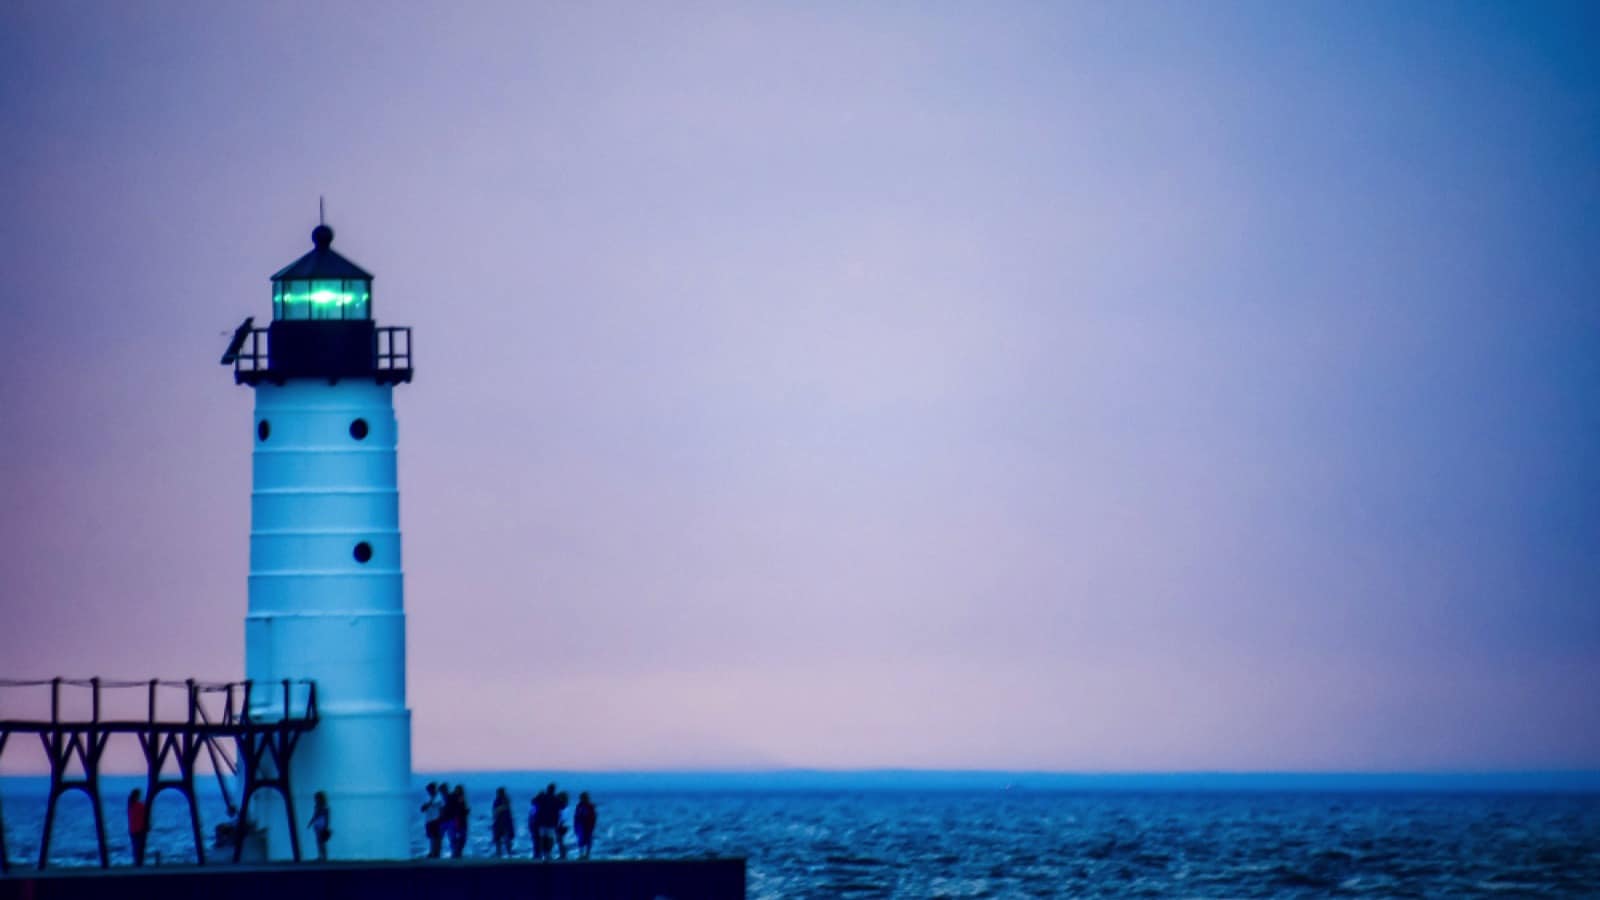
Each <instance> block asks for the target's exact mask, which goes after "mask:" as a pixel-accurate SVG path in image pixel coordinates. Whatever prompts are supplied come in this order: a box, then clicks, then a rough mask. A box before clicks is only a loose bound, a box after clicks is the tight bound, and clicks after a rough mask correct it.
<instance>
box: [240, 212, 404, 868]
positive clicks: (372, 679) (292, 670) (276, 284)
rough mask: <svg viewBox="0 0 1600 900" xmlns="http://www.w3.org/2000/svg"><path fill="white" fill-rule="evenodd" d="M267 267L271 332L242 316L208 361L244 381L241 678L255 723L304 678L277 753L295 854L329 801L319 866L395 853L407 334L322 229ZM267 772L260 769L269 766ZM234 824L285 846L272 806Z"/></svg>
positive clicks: (280, 813)
mask: <svg viewBox="0 0 1600 900" xmlns="http://www.w3.org/2000/svg"><path fill="white" fill-rule="evenodd" d="M311 240H312V244H313V247H312V250H311V252H309V253H307V254H306V255H305V256H302V257H300V259H298V260H296V261H295V262H294V263H292V264H290V265H289V266H287V267H285V268H284V269H283V270H281V271H279V272H278V273H277V274H276V275H273V276H272V324H271V325H270V326H269V327H267V328H265V329H260V328H252V327H251V321H250V320H246V322H245V324H244V325H242V326H240V328H239V333H238V334H237V335H236V336H235V339H234V343H233V345H232V346H231V347H230V348H229V353H228V354H227V355H225V356H224V358H223V361H224V363H231V364H232V365H233V366H234V379H235V381H236V382H238V383H241V384H248V385H250V386H251V387H252V388H254V390H255V399H256V403H255V422H254V428H253V431H252V436H251V438H252V440H253V441H254V445H255V449H254V454H253V456H252V466H251V471H252V476H251V477H252V484H251V494H250V591H249V594H250V608H249V614H248V615H247V617H246V619H245V674H246V677H247V678H249V679H250V680H251V681H252V682H253V683H254V685H255V689H254V690H253V693H252V702H251V711H252V714H253V715H254V716H256V717H257V718H258V719H263V720H270V719H273V718H275V717H278V716H281V715H283V705H284V701H283V691H282V688H281V684H282V682H283V680H284V679H289V680H291V681H293V682H295V683H296V686H295V688H294V689H293V690H294V696H295V698H296V699H295V703H296V704H299V703H301V702H303V699H304V696H305V693H306V692H307V691H308V688H306V687H305V686H304V685H303V684H302V682H304V681H310V682H314V683H315V685H316V692H317V693H316V699H317V708H318V712H319V714H320V722H319V723H318V724H317V726H316V727H315V728H314V729H312V730H311V731H310V732H308V733H307V734H306V735H305V736H304V737H303V738H302V739H301V741H300V743H299V745H298V747H297V748H296V749H295V750H294V753H293V755H292V757H291V759H292V763H291V765H290V771H289V779H288V780H289V783H290V787H291V792H290V793H291V796H292V798H293V812H294V815H295V816H296V818H297V819H298V822H297V823H296V825H295V827H297V828H299V829H300V834H299V838H300V841H301V843H302V846H304V847H306V848H307V849H310V848H314V847H315V842H314V840H313V839H312V838H311V835H310V833H309V832H308V831H307V830H306V820H307V819H308V818H309V817H310V816H311V811H312V808H313V802H312V798H313V796H314V795H315V794H316V793H317V792H319V791H320V792H323V793H325V794H326V795H327V798H328V806H329V809H330V811H331V820H332V821H331V826H332V830H333V838H332V840H330V841H329V844H328V855H329V857H330V858H333V859H403V858H406V857H409V856H410V855H411V854H410V840H411V832H412V830H413V829H412V814H413V812H414V807H415V804H414V803H413V802H412V797H411V712H410V710H408V709H407V708H406V625H405V622H406V620H405V607H404V587H403V581H402V576H401V566H400V495H399V489H398V484H397V478H396V468H395V448H396V428H395V416H394V402H393V392H394V388H395V385H397V384H402V383H405V382H409V381H410V380H411V373H412V370H411V352H410V351H411V340H410V329H409V328H397V327H386V328H379V327H378V326H377V325H376V323H375V322H374V321H373V319H372V276H371V275H370V274H368V273H367V272H366V271H364V270H362V269H361V268H360V267H358V266H356V265H355V264H354V263H352V262H350V261H349V260H347V259H345V258H344V257H342V256H340V255H339V254H338V253H335V252H334V251H333V249H332V244H333V229H332V228H329V227H328V226H327V225H325V224H324V225H319V226H318V227H317V228H316V230H314V231H313V232H312V233H311ZM269 765H270V761H269ZM250 818H251V819H253V820H255V821H256V822H258V823H261V825H262V826H263V827H265V828H266V829H267V831H266V841H267V846H266V852H267V855H268V857H269V858H272V859H285V858H289V857H290V856H291V852H292V851H291V842H290V836H289V834H288V833H287V828H288V827H289V825H288V821H287V817H286V816H285V810H284V809H283V806H282V800H281V799H280V797H279V796H277V795H275V794H274V793H273V792H271V791H259V792H257V793H256V794H255V795H253V797H252V798H251V800H250Z"/></svg>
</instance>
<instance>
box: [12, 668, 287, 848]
mask: <svg viewBox="0 0 1600 900" xmlns="http://www.w3.org/2000/svg"><path fill="white" fill-rule="evenodd" d="M45 688H48V689H49V710H50V711H49V715H48V717H41V718H0V758H3V757H4V755H5V751H6V748H7V745H8V743H9V742H10V739H11V737H12V735H17V734H34V735H37V736H38V737H39V740H40V743H41V744H42V745H43V747H44V752H45V755H46V757H47V758H48V760H49V763H50V792H49V795H48V798H47V799H46V805H45V814H44V826H43V827H44V833H43V834H42V835H41V836H40V840H39V869H40V870H41V871H42V870H44V869H45V868H47V867H48V865H49V862H50V836H51V832H52V830H53V829H54V826H55V817H56V806H57V802H58V801H59V800H60V799H61V796H62V795H63V794H65V793H67V792H68V791H82V792H83V793H85V794H87V795H88V797H89V805H90V808H91V810H92V811H93V815H94V828H95V840H96V841H97V843H98V847H99V851H100V866H101V868H109V867H110V865H111V858H110V851H109V848H108V847H107V845H106V826H105V810H104V809H103V807H102V804H101V797H100V774H101V773H100V762H101V759H102V758H103V757H104V756H105V750H106V746H107V744H108V743H109V741H110V740H111V738H112V737H114V736H118V735H132V736H133V737H134V738H136V739H137V740H138V742H139V749H140V751H141V753H142V754H143V756H144V761H145V769H146V771H145V790H144V800H145V803H147V804H149V805H150V806H152V807H153V806H154V805H155V801H156V797H157V796H159V795H160V794H161V793H162V792H164V791H176V792H177V793H178V794H179V795H180V796H182V797H183V798H184V800H185V801H186V802H187V803H188V806H189V823H190V829H191V831H192V832H193V836H194V853H195V859H196V860H197V861H198V862H199V863H200V864H201V865H204V864H205V861H206V856H205V837H204V835H203V834H202V832H201V827H200V807H199V803H198V802H197V800H196V797H195V774H196V769H197V767H198V764H199V761H200V754H201V753H202V752H203V753H205V754H206V755H207V758H208V759H209V761H210V763H211V768H212V770H213V771H214V772H215V773H216V775H217V781H218V784H219V785H220V786H221V788H222V794H223V799H224V801H225V802H226V803H227V806H228V809H229V811H230V812H234V811H236V812H237V819H236V820H235V821H236V822H237V823H246V822H248V821H249V818H248V814H249V810H250V798H251V796H252V795H254V794H255V793H256V792H257V791H260V790H271V791H275V792H277V793H278V794H279V795H280V796H281V797H282V798H283V802H284V811H285V813H286V815H287V816H288V819H289V834H290V837H291V840H292V841H293V842H294V843H293V853H294V858H295V859H296V860H298V859H300V845H299V836H298V829H296V828H295V827H294V825H295V820H294V814H295V813H294V800H293V795H292V792H291V790H290V784H289V772H290V766H289V763H290V761H291V759H292V758H293V755H294V750H295V746H296V745H297V744H298V743H299V741H300V738H301V736H302V735H304V734H305V733H307V732H309V731H311V730H312V729H313V728H315V727H316V726H317V721H318V715H317V686H316V684H315V683H314V682H310V681H298V682H295V681H288V680H285V681H281V682H279V683H277V684H273V685H257V684H254V683H253V682H250V681H239V682H200V681H196V680H194V679H188V680H185V681H161V680H159V679H151V680H149V681H112V680H108V679H102V678H86V679H70V678H51V679H47V680H32V681H27V680H14V679H7V680H0V690H3V691H5V692H6V693H7V695H8V696H7V697H6V699H7V700H9V701H11V703H10V704H0V709H6V708H8V705H15V704H16V697H17V696H18V694H21V693H26V692H28V691H30V690H32V691H35V692H37V691H41V690H43V689H45ZM63 688H68V689H72V691H69V696H68V697H66V698H64V697H63ZM118 689H121V690H129V689H142V690H143V691H144V692H145V702H144V704H143V705H144V711H145V714H144V715H143V716H140V717H133V718H128V717H118V716H117V715H115V714H108V713H107V711H106V708H105V700H106V698H105V696H104V695H105V692H107V691H111V690H118ZM163 689H168V690H171V689H179V690H182V691H183V692H184V695H185V697H184V702H183V705H182V707H181V709H179V710H177V711H176V712H174V711H173V706H172V704H170V703H169V704H167V705H166V706H163V705H162V704H161V703H160V702H159V700H160V694H161V691H162V690H163ZM84 690H87V691H88V702H89V709H88V714H87V715H84V714H82V713H76V714H75V713H72V712H68V711H66V710H64V708H63V700H64V699H66V700H68V701H70V700H72V699H78V700H79V701H80V705H81V700H82V697H81V693H82V691H84ZM72 692H76V693H78V694H79V696H78V697H76V698H74V697H72V696H70V694H71V693H72ZM263 694H266V696H263ZM269 698H270V699H269ZM208 703H209V704H210V706H211V708H209V709H208V706H207V704H208ZM23 705H26V704H25V703H24V704H23ZM219 707H220V708H219ZM173 770H176V771H173ZM235 775H242V784H241V786H240V796H239V802H238V804H237V805H235V803H234V801H233V798H232V795H231V793H230V791H229V785H228V781H229V778H230V777H232V776H235ZM235 833H236V835H240V836H241V837H242V829H237V830H236V832H235ZM243 846H244V844H243V840H242V839H238V840H235V842H234V850H233V857H234V861H235V862H237V861H238V859H239V855H240V852H241V851H242V849H243ZM9 865H10V863H9V857H8V855H7V853H6V845H5V828H4V823H3V822H0V873H4V872H6V871H8V869H9Z"/></svg>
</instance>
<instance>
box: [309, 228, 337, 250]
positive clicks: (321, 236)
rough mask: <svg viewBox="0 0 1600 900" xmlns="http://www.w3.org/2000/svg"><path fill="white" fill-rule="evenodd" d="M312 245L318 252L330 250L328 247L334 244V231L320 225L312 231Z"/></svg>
mask: <svg viewBox="0 0 1600 900" xmlns="http://www.w3.org/2000/svg"><path fill="white" fill-rule="evenodd" d="M311 243H312V244H314V245H315V246H316V248H317V249H318V250H326V249H328V245H329V244H332V243H333V229H332V228H329V227H328V226H326V225H318V226H317V227H315V228H313V229H311Z"/></svg>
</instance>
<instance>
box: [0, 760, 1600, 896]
mask: <svg viewBox="0 0 1600 900" xmlns="http://www.w3.org/2000/svg"><path fill="white" fill-rule="evenodd" d="M469 786H470V787H472V788H477V787H478V785H476V784H472V783H471V782H469ZM119 787H120V785H119ZM564 787H568V788H571V789H583V788H585V787H587V785H583V784H573V785H564ZM125 793H126V789H125V788H124V789H122V792H121V793H116V792H113V791H111V790H110V789H109V788H108V793H107V796H108V797H116V798H118V800H119V802H115V803H113V802H111V801H109V800H108V802H107V804H106V806H107V822H108V834H109V835H110V836H111V837H112V840H113V844H114V850H113V853H114V855H115V857H116V858H117V860H118V861H122V862H125V861H126V860H127V847H126V836H125V834H123V825H124V822H123V817H122V809H121V803H120V798H121V797H122V796H125ZM529 793H531V790H527V789H525V786H523V785H517V786H515V787H514V788H513V796H514V798H516V800H517V807H518V808H519V809H522V808H524V807H525V804H526V802H527V796H526V795H527V794H529ZM596 799H597V801H598V803H599V805H600V828H599V830H598V834H597V837H596V856H597V857H603V858H626V857H646V856H655V857H682V856H701V855H708V854H710V855H740V856H745V857H747V858H748V860H749V870H748V871H749V876H748V886H749V892H750V896H751V897H755V898H777V897H785V898H790V897H798V898H809V897H817V898H823V897H828V898H832V897H846V898H870V897H907V898H922V897H930V898H931V897H950V898H957V897H1118V898H1121V897H1321V896H1330V895H1332V896H1344V897H1585V896H1589V897H1593V896H1600V795H1594V794H1549V793H1523V794H1517V793H1486V794H1464V793H1437V792H1429V793H1410V794H1407V793H1374V794H1357V793H1309V792H1300V793H1295V792H1232V793H1230V792H1217V791H1211V792H1148V791H1145V792H1113V791H1078V792H1071V791H999V790H985V791H958V790H936V791H930V790H921V791H912V790H896V791H855V792H843V791H820V790H817V791H802V790H788V791H756V790H717V791H698V792H696V791H631V792H613V793H604V794H599V795H598V796H597V797H596ZM470 800H471V802H472V805H473V816H472V824H471V840H470V844H469V847H468V853H469V855H472V856H488V855H490V853H491V848H490V841H489V822H488V814H489V805H490V803H489V801H490V794H489V793H488V792H487V791H483V790H474V792H473V793H472V794H471V795H470ZM419 803H420V796H419ZM160 804H161V805H160V806H158V808H157V810H156V817H155V822H154V831H153V833H152V835H151V841H150V847H151V850H152V852H156V851H159V852H160V853H161V856H162V858H163V860H164V861H165V862H167V863H178V862H187V861H189V860H191V859H192V851H191V850H190V849H189V848H190V838H189V834H188V824H187V819H186V814H185V813H184V810H183V806H182V804H181V803H179V802H177V801H175V800H174V799H173V798H172V797H171V796H170V795H168V796H166V797H163V799H162V800H161V801H160ZM42 808H43V803H42V797H41V796H39V794H38V793H37V792H35V791H32V790H21V791H19V790H17V789H16V788H15V787H14V786H8V787H7V788H6V794H5V809H4V812H5V817H6V837H7V841H8V845H9V849H10V854H11V859H12V860H13V862H14V863H17V862H19V861H21V860H32V859H35V858H36V857H37V853H38V832H39V823H40V820H41V818H42ZM87 813H88V804H87V802H86V801H85V800H84V799H83V798H82V797H81V796H77V797H69V798H67V799H66V800H64V801H63V809H62V811H61V813H60V814H59V815H60V816H61V818H59V819H58V826H57V829H58V830H57V832H56V837H55V841H54V848H53V849H52V857H53V864H55V865H93V864H95V862H96V859H95V851H94V838H93V834H94V832H93V829H92V826H91V824H90V820H89V817H88V815H87ZM221 814H222V809H221V803H220V801H218V800H216V799H215V798H209V799H208V800H207V802H206V808H205V809H204V810H203V812H202V815H203V817H204V821H205V822H206V823H207V827H208V828H209V826H210V824H212V823H215V822H217V821H220V818H221ZM337 814H338V813H337V810H335V816H337ZM519 819H520V817H519ZM522 827H524V826H523V825H522V823H521V822H520V821H519V829H520V828H522ZM336 831H337V829H336ZM335 840H337V838H335ZM421 848H422V838H421V834H420V828H419V834H418V838H417V849H418V851H419V853H420V851H421ZM518 850H519V851H520V852H521V853H523V854H524V855H526V853H527V852H528V844H527V835H526V834H525V833H521V832H519V835H518Z"/></svg>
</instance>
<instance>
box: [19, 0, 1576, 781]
mask: <svg viewBox="0 0 1600 900" xmlns="http://www.w3.org/2000/svg"><path fill="white" fill-rule="evenodd" d="M0 123H3V124H4V128H5V131H4V135H3V137H0V198H3V200H0V273H3V274H0V341H3V345H4V356H3V361H0V677H49V676H51V675H70V676H88V675H94V674H99V675H103V676H106V677H115V678H134V679H144V678H150V677H157V676H159V677H163V678H184V677H190V676H194V677H200V678H204V679H218V680H222V679H230V678H238V677H242V674H243V668H244V666H243V616H244V612H245V608H246V594H245V576H246V572H247V568H248V558H247V557H248V534H249V527H250V525H249V513H248V509H249V497H250V483H249V479H250V448H251V440H252V430H251V429H252V427H253V420H252V415H251V409H252V398H251V397H250V396H249V389H248V388H246V387H239V386H235V385H234V384H233V382H232V378H231V377H230V373H229V372H228V371H227V370H226V369H223V368H222V367H219V366H218V365H217V357H218V356H219V355H220V354H221V352H222V350H223V347H224V345H225V344H226V342H227V337H228V335H229V334H230V333H231V332H232V329H233V328H234V327H235V326H236V325H237V324H238V323H239V321H240V320H241V319H243V318H244V317H245V316H246V315H254V316H256V317H257V319H258V320H265V319H266V318H267V317H268V316H269V315H270V292H269V284H268V280H267V279H268V277H269V276H270V275H271V274H272V273H273V272H274V271H276V270H277V269H278V268H280V267H281V266H283V265H285V264H287V263H289V262H291V261H293V260H294V259H295V258H297V257H298V256H299V255H300V254H302V253H304V252H305V251H306V250H307V249H309V247H310V242H309V237H308V235H309V231H310V229H311V227H312V226H314V225H315V224H316V222H317V200H318V197H319V196H325V197H326V202H327V211H328V221H329V223H330V224H332V225H333V226H334V228H335V229H336V230H337V233H338V237H337V240H336V242H335V247H336V249H338V250H339V251H340V252H342V253H343V254H345V255H346V256H348V257H349V258H350V259H352V260H354V261H355V262H356V263H358V264H359V265H361V266H363V267H364V268H366V269H368V270H369V271H372V272H373V273H375V274H376V276H377V280H376V282H375V285H374V292H373V294H374V299H373V309H374V313H375V315H376V317H377V318H378V320H379V322H380V324H393V325H410V326H412V328H413V333H414V337H415V341H416V356H415V360H416V367H417V376H416V380H415V382H414V383H413V384H410V385H406V386H403V387H401V388H400V389H398V390H397V392H396V405H397V412H398V416H399V420H400V427H401V439H400V483H401V524H402V528H403V530H404V542H405V543H404V566H405V572H406V607H407V615H408V627H409V632H408V659H409V667H408V689H409V703H410V707H411V709H412V711H413V735H414V762H415V766H416V767H417V768H418V769H499V770H503V769H538V768H552V769H582V770H591V771H592V770H600V769H616V770H632V769H662V768H714V769H741V768H750V769H771V768H786V767H811V768H824V769H826V768H863V767H864V768H875V767H891V768H898V769H930V768H931V769H952V768H965V769H1029V770H1041V771H1065V772H1128V771H1179V772H1182V771H1216V770H1227V771H1356V772H1382V771H1417V772H1442V771H1490V770H1558V769H1600V691H1596V689H1595V685H1597V684H1600V402H1597V397H1600V395H1597V385H1600V11H1597V9H1596V7H1594V6H1592V5H1585V4H1571V5H1563V4H1555V3H1523V4H1496V3H1471V2H1452V3H1443V2H1439V3H1432V2H1426V3H1404V4H1397V3H1365V2H1348V3H1344V2H1341V3H1332V2H1329V3H1294V4H1281V3H1226V2H1219V3H1207V4H1195V3H1175V2H1174V3H1144V2H1136V3H1126V4H1103V3H1083V4H1074V3H1016V2H1007V3H994V4H963V3H942V2H936V3H923V4H902V3H888V2H885V3H873V4H859V3H858V4H847V3H807V4H765V3H762V4H748V3H747V4H717V3H706V4H703V3H681V4H680V3H673V4H632V5H612V4H604V3H595V4H560V5H557V4H538V5H534V4H525V3H506V4H495V3H489V2H480V3H472V4H445V3H437V4H429V3H420V2H419V3H405V4H383V3H375V2H374V3H292V2H287V3H274V4H269V5H247V4H205V3H197V2H196V3H180V2H170V0H163V2H157V3H145V4H122V3H111V2H103V3H83V2H65V3H43V2H33V0H24V2H18V0H0ZM5 699H6V698H5V693H4V691H0V706H3V704H4V702H5ZM36 763H37V764H38V765H40V766H42V764H43V760H42V757H41V758H40V759H38V760H34V759H32V757H27V758H24V754H23V752H22V751H21V750H18V749H13V750H12V752H11V753H8V754H7V756H6V759H5V771H8V772H17V771H26V770H31V769H34V768H36V766H35V764H36Z"/></svg>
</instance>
